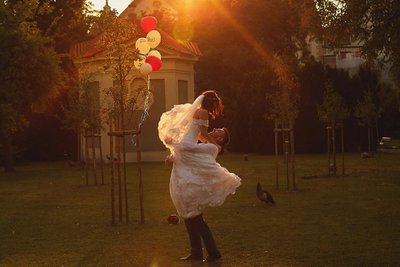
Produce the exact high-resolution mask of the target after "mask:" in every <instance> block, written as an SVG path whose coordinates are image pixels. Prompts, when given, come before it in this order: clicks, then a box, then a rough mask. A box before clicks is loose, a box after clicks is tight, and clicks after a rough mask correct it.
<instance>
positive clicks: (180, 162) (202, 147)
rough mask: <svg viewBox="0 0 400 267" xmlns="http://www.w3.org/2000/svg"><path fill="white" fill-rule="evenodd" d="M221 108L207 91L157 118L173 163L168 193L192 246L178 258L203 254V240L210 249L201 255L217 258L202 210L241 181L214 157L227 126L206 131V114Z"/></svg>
mask: <svg viewBox="0 0 400 267" xmlns="http://www.w3.org/2000/svg"><path fill="white" fill-rule="evenodd" d="M222 109H223V104H222V101H221V99H220V97H219V96H218V94H217V93H216V92H215V91H205V92H203V93H202V94H201V95H200V96H199V97H197V98H196V100H195V101H194V102H193V103H192V104H189V103H187V104H182V105H175V106H174V108H172V109H171V110H170V111H167V112H165V113H163V114H162V115H161V118H160V122H159V124H158V132H159V137H160V139H161V141H162V142H163V143H164V145H165V146H166V147H167V148H168V149H169V150H170V155H169V156H168V157H167V158H166V161H167V162H172V163H173V168H172V172H171V178H170V185H169V190H170V195H171V198H172V202H173V203H174V205H175V208H176V210H177V212H178V214H179V215H180V216H181V217H183V219H184V221H185V226H186V230H187V232H188V235H189V241H190V246H191V251H190V254H189V255H188V256H186V257H183V258H181V260H203V249H202V242H201V240H203V242H204V246H205V248H206V250H207V254H208V256H207V258H206V259H204V260H203V261H205V262H212V261H216V260H218V259H219V258H221V253H220V252H219V250H218V248H217V246H216V244H215V241H214V238H213V236H212V233H211V231H210V228H209V227H208V225H207V223H206V222H205V221H204V219H203V214H202V213H203V210H204V209H205V208H206V207H215V206H220V205H222V204H223V202H224V201H225V198H226V197H227V196H228V195H229V194H234V193H235V190H236V188H237V187H239V186H240V184H241V182H240V181H241V179H240V178H239V177H238V176H237V175H235V174H234V173H230V172H229V171H228V170H227V169H225V168H224V167H222V166H221V165H220V164H219V163H217V161H216V157H217V155H218V154H219V153H220V151H221V149H222V147H223V146H224V145H226V144H227V143H228V142H229V138H230V137H229V132H228V130H227V129H226V128H216V129H213V130H212V131H211V132H208V128H209V117H211V118H213V119H215V118H217V117H219V116H221V115H222ZM199 141H200V142H201V143H199Z"/></svg>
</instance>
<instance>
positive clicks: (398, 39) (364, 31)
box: [316, 0, 400, 81]
mask: <svg viewBox="0 0 400 267" xmlns="http://www.w3.org/2000/svg"><path fill="white" fill-rule="evenodd" d="M316 3H317V7H318V11H319V13H320V16H321V20H322V26H324V27H323V28H321V31H320V32H319V37H324V39H325V40H326V41H329V42H331V43H333V44H338V43H343V42H347V41H348V40H349V39H350V38H351V39H353V40H359V41H360V42H361V44H362V46H363V51H364V52H365V55H366V56H367V58H369V59H370V61H371V62H373V61H378V62H380V63H389V65H390V66H391V69H392V74H393V76H394V77H395V78H396V79H397V81H400V32H399V31H398V29H399V28H400V19H399V18H400V16H399V12H400V2H399V1H393V0H370V1H365V0H335V1H332V0H317V1H316Z"/></svg>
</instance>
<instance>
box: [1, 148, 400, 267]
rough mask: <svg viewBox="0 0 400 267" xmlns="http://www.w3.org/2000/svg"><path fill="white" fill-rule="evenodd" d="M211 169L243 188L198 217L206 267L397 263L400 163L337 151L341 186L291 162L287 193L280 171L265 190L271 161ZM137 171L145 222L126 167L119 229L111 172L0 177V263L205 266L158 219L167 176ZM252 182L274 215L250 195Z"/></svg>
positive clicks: (312, 163) (300, 161)
mask: <svg viewBox="0 0 400 267" xmlns="http://www.w3.org/2000/svg"><path fill="white" fill-rule="evenodd" d="M219 161H220V163H221V165H223V166H224V167H227V168H228V169H229V170H230V171H232V172H235V173H237V174H238V175H240V176H241V178H242V186H241V187H240V188H239V189H238V191H237V193H236V195H234V196H229V197H228V198H227V200H226V202H225V203H224V205H222V206H221V207H218V208H212V209H211V208H210V209H208V210H206V211H205V214H204V217H205V218H206V219H207V221H208V223H209V226H210V228H211V230H212V231H213V234H214V237H215V239H216V241H217V244H218V246H219V248H220V250H221V252H222V254H223V258H222V259H221V261H219V262H218V263H217V264H214V265H215V266H377V267H378V266H379V267H380V266H399V265H400V255H399V251H400V209H399V208H398V205H399V200H400V179H399V177H400V164H399V163H400V154H375V157H374V158H367V159H361V157H360V155H359V154H347V155H346V162H345V164H346V175H345V176H344V177H341V176H338V177H327V176H326V175H325V173H326V170H325V168H326V167H325V166H326V165H327V162H326V161H327V160H326V157H325V155H299V156H297V158H296V164H297V165H296V166H297V168H296V175H297V186H298V190H297V191H296V192H293V191H288V190H286V177H285V175H284V173H281V179H280V182H281V188H280V190H277V189H276V188H275V165H274V162H275V161H274V157H272V156H262V155H249V160H248V161H244V160H243V156H242V155H240V154H230V153H228V154H226V155H224V156H222V157H221V158H220V159H219ZM142 167H143V177H144V180H145V181H144V189H145V197H144V208H145V217H146V221H145V223H144V224H143V225H141V224H139V209H138V207H139V204H138V198H139V197H138V190H137V188H138V180H137V168H136V166H135V165H134V164H130V165H128V168H127V172H128V180H129V184H128V189H129V208H130V209H129V213H130V214H129V216H130V220H131V221H130V223H129V224H120V225H117V226H112V225H111V223H110V222H111V208H110V184H109V169H107V170H106V172H105V173H106V181H107V184H106V185H104V186H93V185H90V186H85V185H84V177H83V171H82V170H81V169H79V168H77V167H75V168H71V167H67V166H66V165H65V164H64V163H62V162H58V163H32V164H25V165H22V166H18V171H17V172H16V173H0V266H1V267H3V266H152V267H155V266H208V265H207V264H202V263H192V264H191V263H183V262H180V261H179V260H178V258H179V257H180V256H184V255H186V254H187V253H188V241H187V234H186V231H185V227H184V225H183V223H180V224H178V225H169V224H168V223H167V221H166V218H167V216H168V215H169V214H172V213H174V212H175V209H174V207H173V205H172V202H171V200H170V197H169V192H168V183H169V174H170V169H169V168H167V167H165V166H164V165H163V163H144V164H143V166H142ZM280 167H281V170H282V168H283V166H280ZM301 177H313V178H314V179H302V178H301ZM258 178H260V180H261V183H262V185H263V187H264V188H266V189H268V190H269V191H270V192H271V193H272V195H273V196H274V198H275V201H276V202H277V205H276V206H275V207H271V206H267V205H264V204H263V203H261V202H259V201H258V199H257V198H256V196H255V185H256V183H257V180H258ZM90 181H91V183H93V178H92V177H91V180H90ZM214 265H211V266H214Z"/></svg>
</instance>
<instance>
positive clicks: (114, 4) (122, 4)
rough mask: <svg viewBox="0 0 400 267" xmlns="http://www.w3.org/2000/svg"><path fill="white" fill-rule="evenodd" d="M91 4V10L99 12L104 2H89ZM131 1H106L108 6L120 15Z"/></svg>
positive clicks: (99, 0)
mask: <svg viewBox="0 0 400 267" xmlns="http://www.w3.org/2000/svg"><path fill="white" fill-rule="evenodd" d="M89 1H90V2H92V4H93V5H94V6H93V9H94V10H100V9H103V7H104V5H105V3H106V0H89ZM131 1H132V0H108V5H109V6H110V7H111V8H113V9H114V8H115V9H116V10H117V11H118V14H120V13H121V12H122V11H124V9H125V8H126V7H127V6H128V5H129V4H130V3H131Z"/></svg>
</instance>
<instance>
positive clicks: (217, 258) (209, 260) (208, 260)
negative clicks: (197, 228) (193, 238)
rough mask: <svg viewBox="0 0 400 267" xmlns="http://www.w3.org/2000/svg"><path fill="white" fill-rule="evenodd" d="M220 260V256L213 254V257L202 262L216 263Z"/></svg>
mask: <svg viewBox="0 0 400 267" xmlns="http://www.w3.org/2000/svg"><path fill="white" fill-rule="evenodd" d="M220 258H221V254H220V253H218V254H215V255H209V256H208V257H207V258H206V259H204V260H203V262H214V261H217V260H219V259H220Z"/></svg>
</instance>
